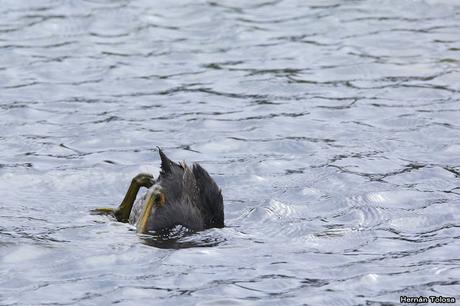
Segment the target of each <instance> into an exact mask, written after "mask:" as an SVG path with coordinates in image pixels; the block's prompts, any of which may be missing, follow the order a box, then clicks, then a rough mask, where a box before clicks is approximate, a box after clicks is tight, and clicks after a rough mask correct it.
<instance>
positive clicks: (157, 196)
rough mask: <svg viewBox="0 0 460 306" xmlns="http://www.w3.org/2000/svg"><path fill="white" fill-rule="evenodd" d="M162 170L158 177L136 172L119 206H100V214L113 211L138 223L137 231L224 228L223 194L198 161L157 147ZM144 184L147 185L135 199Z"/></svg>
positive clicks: (125, 220)
mask: <svg viewBox="0 0 460 306" xmlns="http://www.w3.org/2000/svg"><path fill="white" fill-rule="evenodd" d="M158 151H159V153H160V158H161V171H160V175H159V176H158V178H157V179H156V180H155V179H154V177H153V176H152V175H151V174H147V173H140V174H138V175H136V176H135V177H134V178H133V179H132V181H131V184H130V186H129V189H128V191H127V192H126V195H125V197H124V199H123V201H122V202H121V204H120V206H119V207H118V208H117V209H112V208H99V209H95V210H93V212H94V213H97V214H112V215H113V216H114V217H115V218H116V219H117V220H118V221H120V222H129V223H131V224H133V225H135V226H136V228H137V232H138V233H147V232H149V231H156V232H159V231H163V230H168V229H172V228H173V227H175V226H177V225H182V226H184V227H186V228H188V229H191V230H195V231H199V230H204V229H207V228H212V227H218V228H221V227H224V201H223V198H222V193H221V190H220V189H219V187H218V186H217V184H216V183H215V182H214V180H213V179H212V178H211V176H210V175H209V174H208V172H206V170H204V169H203V168H202V167H201V166H200V165H199V164H197V163H193V164H192V166H191V167H189V166H188V165H187V164H186V163H185V162H180V163H178V164H177V163H175V162H173V161H171V160H170V159H169V158H168V157H166V155H165V154H164V153H163V151H161V149H159V148H158ZM141 187H146V188H148V190H147V192H146V193H145V194H144V196H143V197H141V198H140V199H138V200H137V201H136V196H137V193H138V191H139V189H140V188H141Z"/></svg>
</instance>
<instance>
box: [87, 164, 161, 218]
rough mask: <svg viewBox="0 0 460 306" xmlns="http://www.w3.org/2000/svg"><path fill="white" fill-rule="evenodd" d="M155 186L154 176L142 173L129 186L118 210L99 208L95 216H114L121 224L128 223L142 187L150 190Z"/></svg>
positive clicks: (94, 211) (95, 211)
mask: <svg viewBox="0 0 460 306" xmlns="http://www.w3.org/2000/svg"><path fill="white" fill-rule="evenodd" d="M153 184H154V179H153V176H152V175H150V174H147V173H140V174H138V175H136V176H135V177H134V178H133V179H132V181H131V184H130V185H129V188H128V191H127V192H126V195H125V197H124V198H123V201H122V202H121V204H120V206H118V208H117V209H113V208H97V209H94V210H92V212H93V213H95V214H100V215H113V216H114V217H115V218H116V219H117V220H118V221H120V222H128V220H129V214H130V213H131V209H132V208H133V204H134V201H135V200H136V196H137V193H138V192H139V189H140V188H141V187H146V188H150V187H152V186H153Z"/></svg>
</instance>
